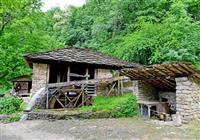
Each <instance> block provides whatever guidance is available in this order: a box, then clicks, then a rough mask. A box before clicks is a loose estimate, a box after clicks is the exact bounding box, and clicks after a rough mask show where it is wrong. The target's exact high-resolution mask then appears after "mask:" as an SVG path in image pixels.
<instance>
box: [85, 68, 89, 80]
mask: <svg viewBox="0 0 200 140" xmlns="http://www.w3.org/2000/svg"><path fill="white" fill-rule="evenodd" d="M85 75H86V80H88V78H89V69H88V68H86V73H85Z"/></svg>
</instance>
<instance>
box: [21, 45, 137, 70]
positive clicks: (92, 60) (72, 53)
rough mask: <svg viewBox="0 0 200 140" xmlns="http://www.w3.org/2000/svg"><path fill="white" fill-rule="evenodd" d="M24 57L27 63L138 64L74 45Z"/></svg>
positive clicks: (122, 65)
mask: <svg viewBox="0 0 200 140" xmlns="http://www.w3.org/2000/svg"><path fill="white" fill-rule="evenodd" d="M24 57H25V59H26V60H27V61H28V63H29V65H30V64H31V63H33V61H36V60H37V61H44V60H45V61H47V62H48V61H59V62H68V63H84V64H91V65H102V66H107V67H121V68H131V67H137V66H139V64H135V63H129V62H125V61H122V60H120V59H117V58H114V57H111V56H108V55H105V54H103V53H101V52H98V51H95V50H91V49H83V48H74V47H70V48H63V49H57V50H52V51H47V52H39V53H33V54H27V55H25V56H24Z"/></svg>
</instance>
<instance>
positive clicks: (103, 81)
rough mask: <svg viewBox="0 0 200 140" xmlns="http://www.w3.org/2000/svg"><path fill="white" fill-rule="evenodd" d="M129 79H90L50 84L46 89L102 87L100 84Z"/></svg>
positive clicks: (120, 77) (122, 77) (121, 77)
mask: <svg viewBox="0 0 200 140" xmlns="http://www.w3.org/2000/svg"><path fill="white" fill-rule="evenodd" d="M126 79H129V78H126V77H124V76H119V77H114V78H102V79H92V80H80V81H71V82H60V83H51V84H47V87H48V88H53V87H67V86H72V85H81V84H96V85H102V84H108V83H112V82H115V81H118V80H126Z"/></svg>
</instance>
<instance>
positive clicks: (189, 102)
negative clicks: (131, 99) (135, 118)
mask: <svg viewBox="0 0 200 140" xmlns="http://www.w3.org/2000/svg"><path fill="white" fill-rule="evenodd" d="M121 73H122V74H123V75H126V76H128V77H130V78H131V79H132V80H133V81H134V85H133V92H134V93H135V94H136V96H137V100H138V104H139V107H140V111H141V114H143V115H145V116H149V117H152V116H154V115H156V114H159V115H160V114H165V115H169V116H170V118H171V119H173V120H180V121H181V122H182V123H187V122H189V121H191V120H200V71H199V70H198V69H197V68H196V67H195V66H193V65H192V64H191V63H189V62H178V63H173V64H157V65H150V66H140V67H137V68H127V69H123V70H121Z"/></svg>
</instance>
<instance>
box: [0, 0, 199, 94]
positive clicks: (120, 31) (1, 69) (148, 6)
mask: <svg viewBox="0 0 200 140" xmlns="http://www.w3.org/2000/svg"><path fill="white" fill-rule="evenodd" d="M41 5H42V1H41V0H23V1H19V0H0V54H1V55H0V89H6V90H7V89H8V88H10V86H11V82H10V81H11V80H12V78H13V77H17V76H21V75H31V69H30V68H28V67H27V65H26V63H25V61H24V59H23V55H24V54H26V53H32V52H38V51H43V50H45V51H47V50H50V49H54V48H61V47H64V45H66V46H76V47H84V48H92V49H97V50H100V51H102V52H104V53H107V54H110V55H113V56H115V57H118V58H121V59H124V60H127V61H130V62H138V63H141V64H154V63H168V62H174V61H190V62H192V63H193V64H196V65H197V66H198V67H200V49H199V48H200V46H199V44H200V10H199V9H200V1H199V0H87V2H86V4H85V5H84V6H82V7H69V8H68V9H67V10H60V9H59V8H53V9H51V10H49V11H47V12H42V11H41V10H40V8H41Z"/></svg>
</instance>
